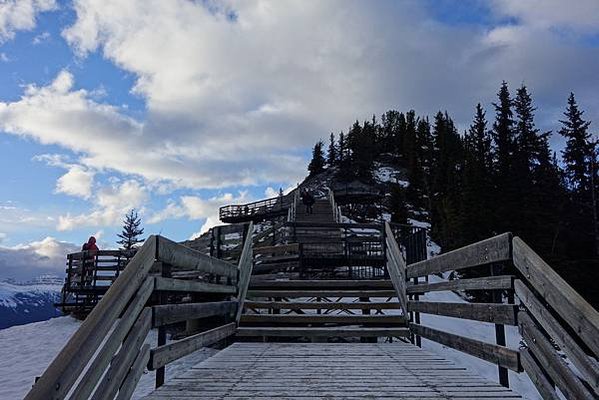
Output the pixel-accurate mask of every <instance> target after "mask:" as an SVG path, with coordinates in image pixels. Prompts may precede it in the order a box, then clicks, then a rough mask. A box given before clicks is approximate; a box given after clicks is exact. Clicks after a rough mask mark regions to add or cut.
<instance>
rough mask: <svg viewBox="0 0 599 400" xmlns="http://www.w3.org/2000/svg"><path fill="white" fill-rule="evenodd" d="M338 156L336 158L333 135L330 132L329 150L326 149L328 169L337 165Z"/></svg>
mask: <svg viewBox="0 0 599 400" xmlns="http://www.w3.org/2000/svg"><path fill="white" fill-rule="evenodd" d="M337 161H338V156H337V144H336V143H335V134H334V133H333V132H331V136H330V137H329V148H328V149H327V166H328V167H329V168H331V167H334V166H335V165H337Z"/></svg>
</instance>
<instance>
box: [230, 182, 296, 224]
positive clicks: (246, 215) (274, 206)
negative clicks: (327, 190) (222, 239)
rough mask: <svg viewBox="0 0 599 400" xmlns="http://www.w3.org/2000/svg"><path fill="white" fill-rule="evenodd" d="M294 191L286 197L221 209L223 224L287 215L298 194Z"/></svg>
mask: <svg viewBox="0 0 599 400" xmlns="http://www.w3.org/2000/svg"><path fill="white" fill-rule="evenodd" d="M297 191H298V190H297V189H296V190H293V191H292V192H291V193H289V194H287V195H285V196H277V197H273V198H270V199H265V200H260V201H255V202H252V203H247V204H233V205H227V206H223V207H221V208H220V209H219V218H220V220H221V221H222V222H231V223H235V222H248V221H257V220H261V219H264V218H265V217H272V216H276V215H287V213H288V208H289V207H290V205H291V204H292V203H293V202H294V199H295V196H296V192H297Z"/></svg>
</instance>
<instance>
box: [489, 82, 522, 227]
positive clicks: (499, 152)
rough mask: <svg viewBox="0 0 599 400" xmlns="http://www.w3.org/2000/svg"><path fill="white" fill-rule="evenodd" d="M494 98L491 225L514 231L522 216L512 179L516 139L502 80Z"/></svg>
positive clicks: (505, 88)
mask: <svg viewBox="0 0 599 400" xmlns="http://www.w3.org/2000/svg"><path fill="white" fill-rule="evenodd" d="M497 97H498V100H499V101H498V102H497V103H493V106H494V108H495V122H494V123H493V129H492V136H493V142H494V148H493V153H494V154H493V156H494V167H493V169H494V181H495V184H494V193H493V199H494V202H493V207H492V209H493V210H494V211H495V212H494V217H495V222H494V224H493V225H494V226H495V229H496V232H495V233H501V232H505V231H514V230H517V227H518V226H519V224H521V223H522V221H523V217H522V216H521V215H520V211H521V204H520V197H519V194H520V190H521V185H520V184H519V183H518V182H517V181H516V180H514V178H515V175H516V168H515V163H514V158H515V155H516V140H515V129H514V115H513V111H512V105H513V102H512V98H511V96H510V92H509V89H508V85H507V83H506V82H505V81H504V82H502V84H501V87H500V89H499V92H498V93H497Z"/></svg>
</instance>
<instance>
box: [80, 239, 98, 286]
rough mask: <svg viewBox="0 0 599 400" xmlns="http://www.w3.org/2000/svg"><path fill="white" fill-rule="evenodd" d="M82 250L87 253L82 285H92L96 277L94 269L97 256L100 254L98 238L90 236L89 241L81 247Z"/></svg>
mask: <svg viewBox="0 0 599 400" xmlns="http://www.w3.org/2000/svg"><path fill="white" fill-rule="evenodd" d="M81 250H82V251H85V252H87V254H84V256H83V260H82V264H83V265H82V267H83V268H82V271H81V272H82V274H81V285H82V286H84V285H88V284H91V281H92V278H93V275H94V267H95V266H96V265H95V264H96V262H95V258H96V254H98V251H99V250H100V249H98V245H97V244H96V238H95V237H93V236H90V237H89V239H88V241H87V242H86V243H84V244H83V246H81Z"/></svg>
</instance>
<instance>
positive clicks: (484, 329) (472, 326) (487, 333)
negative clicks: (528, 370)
mask: <svg viewBox="0 0 599 400" xmlns="http://www.w3.org/2000/svg"><path fill="white" fill-rule="evenodd" d="M442 281H444V280H442V279H441V278H439V277H436V276H434V275H431V276H430V277H429V282H430V283H434V282H442ZM419 300H424V301H439V302H453V303H466V301H465V300H464V299H462V298H461V297H460V296H458V295H457V294H456V293H453V292H447V291H446V292H429V293H427V294H426V295H424V296H420V299H419ZM420 322H421V324H422V325H425V326H430V327H431V328H435V329H439V330H442V331H445V332H449V333H455V334H458V335H461V336H466V337H469V338H472V339H478V340H481V341H484V342H487V343H495V325H494V324H490V323H486V322H478V321H469V320H466V319H459V318H450V317H441V316H437V315H429V314H420ZM505 330H506V342H507V347H509V348H512V349H515V350H517V349H518V347H519V346H520V341H521V340H522V337H521V336H520V333H519V332H518V327H516V326H506V327H505ZM422 348H423V349H427V350H430V351H433V352H436V353H438V354H440V355H442V356H443V357H445V358H447V359H449V360H452V361H454V362H455V363H456V364H458V365H461V366H463V367H465V368H468V369H470V370H471V371H473V372H474V373H477V374H479V375H481V376H483V377H485V378H487V379H489V380H492V381H493V382H498V381H499V378H498V372H497V366H496V365H494V364H491V363H489V362H487V361H484V360H481V359H479V358H476V357H473V356H470V355H468V354H465V353H462V352H460V351H457V350H453V349H451V348H449V347H447V346H443V345H441V344H439V343H436V342H432V341H430V340H427V339H422ZM509 380H510V387H511V388H512V389H513V390H514V391H516V392H518V393H519V394H520V395H522V396H523V397H524V398H525V399H528V400H540V399H541V396H540V395H539V394H538V392H537V390H536V389H535V387H534V384H533V383H532V382H531V380H530V379H529V378H528V376H527V375H526V374H522V373H521V374H518V373H515V372H512V371H509Z"/></svg>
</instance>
